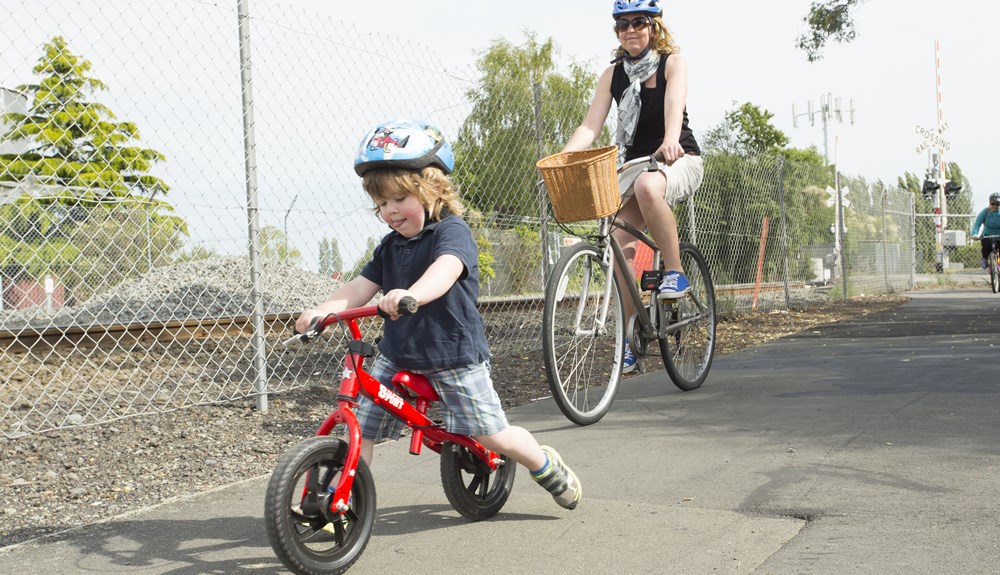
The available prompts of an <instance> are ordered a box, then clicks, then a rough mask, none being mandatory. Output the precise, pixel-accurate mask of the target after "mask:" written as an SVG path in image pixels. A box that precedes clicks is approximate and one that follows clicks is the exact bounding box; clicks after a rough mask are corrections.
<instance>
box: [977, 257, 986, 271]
mask: <svg viewBox="0 0 1000 575" xmlns="http://www.w3.org/2000/svg"><path fill="white" fill-rule="evenodd" d="M979 265H980V266H982V267H983V269H986V268H987V265H986V258H979Z"/></svg>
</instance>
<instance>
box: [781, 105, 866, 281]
mask: <svg viewBox="0 0 1000 575" xmlns="http://www.w3.org/2000/svg"><path fill="white" fill-rule="evenodd" d="M846 114H847V115H848V116H849V121H850V122H851V125H852V126H853V125H854V100H851V101H850V109H848V110H846ZM844 115H845V110H844V109H843V106H842V105H841V102H840V98H834V97H833V96H832V95H831V94H830V93H829V92H828V93H826V94H823V95H822V96H820V97H819V109H817V108H816V107H815V106H814V105H813V101H812V100H809V102H808V103H807V108H806V111H805V112H803V113H801V114H799V113H798V112H797V111H796V110H795V104H792V126H794V127H796V128H798V127H799V117H801V116H807V117H808V118H809V125H810V126H815V125H816V116H819V119H820V122H822V123H823V163H824V164H825V165H827V166H829V165H830V129H829V124H830V122H834V121H835V122H837V123H838V124H843V123H844ZM834 139H835V141H836V140H837V138H836V137H835V138H834ZM834 157H836V149H835V153H834ZM833 181H834V188H830V187H827V192H828V193H829V194H830V201H829V202H827V205H828V206H832V207H833V208H834V215H833V259H834V265H833V270H831V279H832V276H835V275H836V274H837V270H838V269H839V270H840V273H841V276H842V281H843V282H844V298H845V299H846V298H847V265H846V261H845V260H844V257H843V247H844V235H843V234H844V232H845V231H846V228H845V226H844V205H845V204H846V203H847V202H846V198H844V197H843V194H844V192H843V190H842V189H841V188H840V171H839V168H838V167H837V162H836V160H835V161H834V166H833Z"/></svg>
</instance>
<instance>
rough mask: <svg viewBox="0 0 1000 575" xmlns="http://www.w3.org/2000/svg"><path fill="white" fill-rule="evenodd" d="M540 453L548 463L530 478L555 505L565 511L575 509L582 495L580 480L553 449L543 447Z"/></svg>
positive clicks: (532, 473)
mask: <svg viewBox="0 0 1000 575" xmlns="http://www.w3.org/2000/svg"><path fill="white" fill-rule="evenodd" d="M542 451H543V452H545V457H547V458H548V462H547V463H546V464H545V467H543V468H542V469H541V471H539V472H538V473H537V474H536V473H535V472H531V478H532V479H534V480H535V482H537V483H538V484H539V485H541V486H542V487H544V488H545V490H546V491H548V492H549V493H551V494H552V498H553V499H555V500H556V503H558V504H559V505H561V506H563V507H565V508H566V509H575V508H576V504H577V503H579V502H580V496H582V495H583V487H582V486H581V485H580V480H579V479H577V477H576V474H575V473H573V470H572V469H570V468H569V467H567V466H566V464H565V463H563V460H562V457H559V454H558V453H557V452H556V450H555V449H552V448H551V447H549V446H548V445H543V446H542Z"/></svg>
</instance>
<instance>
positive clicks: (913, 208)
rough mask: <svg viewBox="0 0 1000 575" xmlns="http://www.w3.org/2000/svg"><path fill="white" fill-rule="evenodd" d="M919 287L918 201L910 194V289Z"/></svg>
mask: <svg viewBox="0 0 1000 575" xmlns="http://www.w3.org/2000/svg"><path fill="white" fill-rule="evenodd" d="M915 287H917V202H916V196H914V195H912V194H911V195H910V289H914V288H915Z"/></svg>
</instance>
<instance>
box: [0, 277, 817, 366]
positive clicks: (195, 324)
mask: <svg viewBox="0 0 1000 575" xmlns="http://www.w3.org/2000/svg"><path fill="white" fill-rule="evenodd" d="M803 285H804V284H802V283H797V284H790V285H789V288H790V289H791V288H801V287H802V286H803ZM784 287H785V286H784V284H783V283H780V282H774V283H767V284H761V286H760V291H761V293H764V292H774V291H782V290H784ZM715 291H716V297H717V298H718V297H725V296H736V295H751V294H753V292H754V284H733V285H725V286H716V289H715ZM542 303H543V300H542V297H541V296H538V295H534V296H515V297H504V298H490V299H488V300H484V301H481V302H480V304H479V308H480V309H481V310H482V311H483V312H489V311H493V310H497V309H501V308H503V307H505V306H518V307H524V306H529V307H533V308H537V309H538V310H539V313H541V307H542ZM297 315H298V314H297V313H280V314H268V315H265V316H264V326H265V329H266V331H282V332H286V331H288V332H290V331H291V330H292V327H293V325H294V320H295V317H296V316H297ZM252 334H253V318H252V317H250V316H247V315H241V316H234V317H218V318H201V319H186V320H169V321H150V322H133V323H111V324H98V325H72V326H52V327H47V328H43V329H36V328H24V329H19V330H0V351H2V352H4V353H24V352H26V351H29V350H32V349H34V348H36V347H38V346H44V347H55V348H57V349H66V348H75V349H92V348H95V347H102V348H107V347H119V348H126V349H127V348H131V347H133V346H135V345H140V344H144V345H149V344H152V343H155V342H178V341H188V340H203V339H219V338H222V337H225V336H244V337H250V336H251V335H252Z"/></svg>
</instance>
